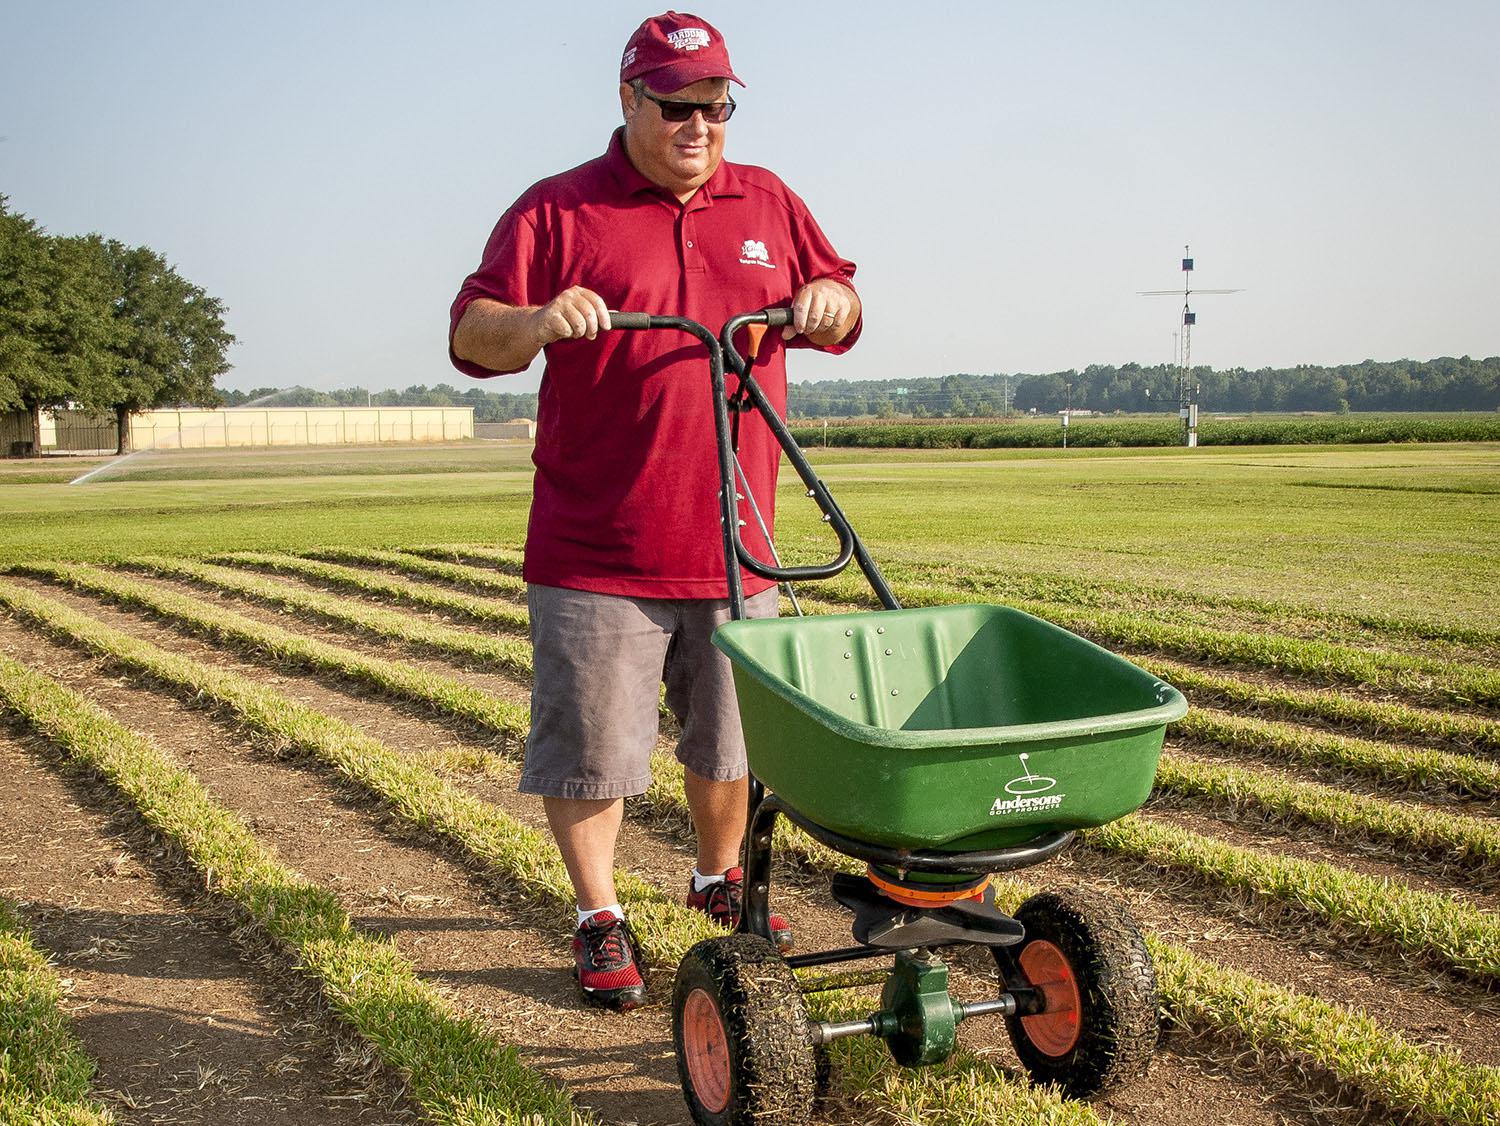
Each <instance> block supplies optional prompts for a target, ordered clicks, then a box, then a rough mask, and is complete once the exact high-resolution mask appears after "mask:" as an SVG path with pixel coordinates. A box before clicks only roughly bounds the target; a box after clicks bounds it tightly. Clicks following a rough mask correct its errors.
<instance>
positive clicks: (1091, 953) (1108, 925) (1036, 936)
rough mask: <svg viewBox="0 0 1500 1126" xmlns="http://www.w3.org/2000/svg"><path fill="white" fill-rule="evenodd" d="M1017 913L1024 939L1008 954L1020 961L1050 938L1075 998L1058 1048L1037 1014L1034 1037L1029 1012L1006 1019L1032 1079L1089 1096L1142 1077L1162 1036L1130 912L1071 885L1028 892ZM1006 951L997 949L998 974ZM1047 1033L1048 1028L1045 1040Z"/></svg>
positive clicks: (1151, 979) (1150, 973) (1151, 980)
mask: <svg viewBox="0 0 1500 1126" xmlns="http://www.w3.org/2000/svg"><path fill="white" fill-rule="evenodd" d="M1016 918H1017V919H1018V920H1020V922H1021V923H1022V924H1023V925H1024V926H1025V927H1026V938H1025V940H1024V941H1023V943H1022V944H1021V945H1020V946H1019V947H1013V948H1011V949H1010V951H1009V952H1008V953H1009V954H1010V955H1013V956H1015V957H1016V958H1017V959H1020V958H1024V957H1026V953H1025V951H1026V947H1027V946H1029V945H1030V944H1031V943H1033V942H1037V943H1051V944H1052V946H1053V947H1054V948H1055V949H1054V951H1046V953H1047V954H1048V955H1049V956H1055V955H1056V954H1060V955H1061V957H1062V960H1063V961H1064V962H1065V963H1066V967H1067V970H1068V972H1070V973H1071V975H1072V977H1073V982H1074V984H1075V985H1076V987H1077V991H1078V996H1079V1001H1080V1004H1079V1010H1078V1014H1079V1019H1078V1022H1077V1026H1076V1031H1075V1033H1074V1036H1075V1039H1074V1042H1073V1043H1072V1044H1071V1046H1068V1047H1066V1048H1065V1049H1062V1050H1061V1051H1060V1052H1059V1048H1060V1047H1061V1045H1060V1043H1059V1042H1058V1038H1057V1036H1056V1034H1055V1032H1053V1030H1052V1029H1049V1028H1045V1027H1043V1026H1042V1025H1041V1024H1040V1023H1039V1022H1037V1020H1036V1018H1033V1019H1032V1022H1030V1023H1031V1027H1032V1028H1033V1029H1035V1031H1036V1033H1037V1035H1035V1036H1034V1035H1032V1033H1031V1032H1029V1031H1028V1023H1029V1022H1028V1019H1027V1018H1024V1017H1007V1018H1006V1027H1007V1029H1008V1030H1009V1032H1010V1039H1011V1043H1012V1044H1013V1045H1014V1046H1015V1049H1016V1055H1018V1056H1019V1057H1020V1059H1021V1064H1022V1066H1024V1067H1025V1068H1026V1070H1027V1072H1028V1073H1029V1074H1030V1075H1031V1077H1032V1079H1033V1080H1035V1081H1036V1082H1038V1083H1055V1084H1057V1085H1058V1087H1060V1088H1061V1089H1062V1090H1063V1092H1064V1093H1065V1094H1067V1095H1070V1096H1072V1097H1074V1098H1088V1097H1091V1096H1094V1095H1099V1094H1104V1093H1106V1092H1109V1091H1112V1090H1115V1089H1117V1088H1120V1087H1123V1086H1125V1085H1127V1084H1129V1083H1131V1082H1133V1081H1134V1080H1136V1079H1138V1078H1139V1077H1140V1076H1142V1075H1144V1074H1145V1073H1146V1069H1147V1067H1148V1066H1150V1063H1151V1053H1152V1052H1153V1051H1155V1049H1156V1042H1157V1038H1158V1036H1159V1035H1160V1020H1159V1018H1158V1015H1157V1000H1156V971H1155V969H1154V968H1153V966H1152V964H1151V954H1150V952H1149V951H1148V950H1147V949H1146V941H1145V939H1144V938H1143V937H1142V936H1141V931H1140V928H1139V927H1138V926H1137V925H1136V922H1135V920H1134V919H1133V918H1132V917H1131V915H1130V912H1129V911H1128V910H1127V909H1126V908H1125V906H1124V905H1123V904H1121V903H1119V902H1117V901H1116V900H1114V899H1112V898H1110V897H1109V896H1105V895H1099V894H1097V893H1095V892H1088V891H1082V890H1070V891H1067V892H1062V893H1059V892H1042V893H1041V894H1039V895H1034V896H1032V897H1031V898H1030V899H1028V900H1027V901H1026V902H1025V903H1023V904H1021V908H1020V910H1019V911H1017V912H1016ZM1041 952H1042V951H1041V950H1040V949H1039V951H1038V953H1041ZM1005 957H1006V955H1005V954H1001V953H1000V952H999V951H997V952H996V958H997V961H1000V964H1001V967H1002V970H1001V976H1002V979H1003V977H1004V958H1005ZM1023 976H1024V974H1023ZM1044 1032H1047V1033H1051V1037H1050V1039H1051V1042H1050V1043H1048V1042H1047V1041H1048V1040H1049V1036H1047V1035H1042V1033H1044ZM1039 1041H1040V1042H1039ZM1049 1051H1050V1052H1053V1053H1057V1054H1049Z"/></svg>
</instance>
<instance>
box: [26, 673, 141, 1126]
mask: <svg viewBox="0 0 1500 1126" xmlns="http://www.w3.org/2000/svg"><path fill="white" fill-rule="evenodd" d="M0 660H3V658H0ZM4 668H5V666H4V664H0V675H3V670H4ZM62 999H63V985H62V981H61V980H60V979H59V978H58V976H57V974H56V973H54V972H53V970H52V967H51V966H50V965H49V964H48V962H47V958H46V955H44V954H43V953H42V952H41V951H40V950H38V949H37V947H36V946H35V945H34V944H33V943H32V941H31V936H30V935H29V934H27V932H26V926H25V924H24V923H23V922H22V921H21V916H20V915H19V914H18V913H17V912H16V909H15V906H14V904H12V903H10V902H9V901H8V900H6V899H3V898H0V1122H16V1123H21V1122H34V1123H38V1124H44V1126H64V1124H65V1123H66V1124H68V1126H108V1124H109V1123H112V1122H114V1120H115V1118H114V1115H112V1114H111V1113H110V1112H109V1110H108V1109H107V1108H105V1107H104V1106H103V1104H101V1103H99V1102H97V1101H95V1100H94V1099H93V1098H91V1097H90V1096H89V1083H90V1082H91V1081H92V1080H93V1078H94V1061H93V1060H91V1059H90V1058H89V1057H88V1056H87V1055H86V1054H85V1053H84V1051H83V1045H81V1044H80V1043H79V1042H78V1039H77V1037H75V1036H74V1035H73V1033H72V1031H71V1030H70V1029H69V1028H68V1019H67V1017H65V1016H64V1015H63V1011H62Z"/></svg>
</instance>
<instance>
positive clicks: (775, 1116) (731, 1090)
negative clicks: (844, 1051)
mask: <svg viewBox="0 0 1500 1126" xmlns="http://www.w3.org/2000/svg"><path fill="white" fill-rule="evenodd" d="M672 1040H673V1044H674V1046H675V1047H676V1049H677V1074H678V1076H679V1078H680V1079H681V1080H682V1092H683V1095H684V1096H685V1097H686V1099H687V1104H688V1111H689V1112H690V1113H691V1114H692V1116H693V1121H694V1122H697V1123H699V1124H700V1126H782V1124H785V1126H800V1124H801V1123H805V1122H807V1121H808V1120H809V1119H810V1118H811V1116H812V1105H813V1099H814V1096H815V1092H816V1089H817V1075H816V1066H815V1062H814V1057H813V1047H812V1044H811V1042H810V1041H809V1039H808V1025H807V1010H806V1009H805V1008H804V1007H803V1004H802V993H801V991H800V990H799V989H798V988H797V981H796V979H795V978H794V977H793V976H792V971H791V967H789V966H788V965H787V964H786V963H785V962H784V961H782V960H781V956H780V955H779V954H778V953H777V952H776V948H775V946H773V945H772V944H771V943H770V942H768V941H766V940H765V939H763V938H759V937H757V936H756V935H751V934H733V935H729V936H728V937H727V938H711V939H708V940H706V941H704V942H700V943H698V945H696V946H694V947H693V948H692V949H691V950H689V951H688V952H687V954H686V956H684V958H683V959H682V964H681V965H679V966H678V967H677V982H676V984H675V986H674V987H673V989H672Z"/></svg>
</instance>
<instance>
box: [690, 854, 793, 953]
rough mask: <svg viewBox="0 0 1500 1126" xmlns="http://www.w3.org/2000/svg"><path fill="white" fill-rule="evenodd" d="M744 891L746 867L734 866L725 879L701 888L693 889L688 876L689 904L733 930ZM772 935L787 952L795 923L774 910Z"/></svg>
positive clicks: (790, 946)
mask: <svg viewBox="0 0 1500 1126" xmlns="http://www.w3.org/2000/svg"><path fill="white" fill-rule="evenodd" d="M744 895H745V870H744V869H743V868H731V869H729V871H727V872H725V873H724V878H723V880H721V881H719V882H718V883H713V884H709V885H708V887H706V888H704V889H703V890H702V891H694V890H693V881H692V877H691V876H690V877H688V895H687V905H688V906H689V907H691V908H693V909H694V910H695V911H702V912H703V913H704V914H705V915H707V916H708V917H709V918H710V919H712V920H713V921H714V922H716V923H718V924H720V925H721V926H725V927H728V928H729V929H730V930H734V929H735V927H737V926H739V925H740V902H741V900H743V899H744ZM771 937H772V938H773V939H774V940H775V941H776V949H777V950H778V951H779V952H780V953H782V954H785V953H787V951H789V950H791V948H792V925H791V924H790V923H788V922H787V921H786V919H785V918H784V917H783V916H781V915H778V914H776V912H774V911H772V912H771Z"/></svg>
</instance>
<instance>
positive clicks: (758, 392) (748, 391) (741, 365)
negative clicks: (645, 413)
mask: <svg viewBox="0 0 1500 1126" xmlns="http://www.w3.org/2000/svg"><path fill="white" fill-rule="evenodd" d="M791 323H792V311H791V309H788V308H785V307H781V308H776V309H763V310H761V311H760V312H756V313H741V314H740V315H739V316H737V317H730V318H729V320H727V321H725V322H724V327H723V329H721V330H720V332H719V348H720V350H721V351H722V352H723V354H724V365H725V368H726V370H727V371H732V372H734V374H735V375H736V376H738V377H739V381H740V391H741V392H742V393H743V394H744V396H745V398H746V399H748V400H749V402H750V404H751V405H752V406H754V408H755V409H756V411H757V412H759V414H760V416H761V417H762V418H764V419H765V421H766V425H767V426H768V427H769V428H770V430H771V433H772V434H773V435H774V436H775V438H776V442H777V444H778V445H780V446H781V448H782V450H783V452H785V454H786V457H787V460H788V461H789V462H791V463H792V468H793V469H794V470H796V472H797V476H798V477H800V478H801V479H802V484H803V485H804V486H805V487H806V489H807V495H808V496H809V497H811V498H812V499H813V500H814V501H816V502H817V505H818V508H819V509H820V510H821V511H822V513H823V519H824V520H826V521H827V522H828V524H829V526H830V527H832V528H833V532H834V535H836V536H837V537H838V540H839V555H838V558H837V559H835V560H834V561H833V562H831V563H825V564H822V565H821V566H819V565H812V566H805V567H782V566H779V565H776V564H773V563H767V562H765V561H764V560H762V559H757V558H756V557H755V556H754V555H752V554H750V552H749V550H748V549H746V547H745V545H744V544H743V543H742V542H741V540H740V536H739V529H738V527H736V528H735V530H734V532H735V534H734V541H735V554H736V557H737V558H738V559H739V561H740V562H741V563H742V564H744V567H745V570H747V571H750V572H751V573H752V574H756V575H759V576H761V578H764V579H770V580H772V581H773V582H781V583H785V582H803V581H807V580H812V579H831V578H832V577H833V576H834V575H837V574H838V573H839V572H841V571H842V570H843V569H844V568H845V567H847V566H848V565H849V562H850V560H851V559H853V560H854V561H856V562H858V564H859V569H860V570H861V571H862V572H864V576H865V578H866V579H867V580H868V581H869V583H870V586H871V588H872V589H873V590H874V591H875V597H876V598H878V599H879V600H880V604H881V605H882V606H884V607H885V608H886V609H887V610H899V609H900V608H901V603H900V602H899V601H898V600H897V598H896V596H895V594H894V593H893V592H892V591H891V588H890V586H889V585H888V584H887V583H886V581H885V577H884V576H883V575H881V573H880V568H879V567H877V566H876V565H875V560H874V558H873V557H872V556H871V555H870V553H869V552H868V551H867V550H866V549H865V545H864V543H863V542H862V541H861V540H860V538H859V534H858V533H857V532H855V530H854V526H853V525H852V524H850V523H849V518H848V517H847V516H845V515H844V511H843V509H841V508H840V507H839V506H838V502H837V501H835V500H834V499H833V494H832V493H830V492H829V491H828V486H827V485H825V484H824V483H823V482H822V480H821V479H820V478H819V477H818V475H817V473H816V472H815V471H814V470H813V467H812V466H811V465H809V464H808V461H807V457H806V456H805V455H804V454H803V453H802V447H801V446H799V445H797V440H796V439H795V438H793V437H792V432H791V431H790V430H789V429H788V428H787V425H786V423H785V422H783V421H782V419H781V415H780V414H778V413H777V411H776V408H775V407H773V406H772V405H771V401H770V400H769V399H768V398H767V397H766V393H765V391H763V390H762V389H761V386H760V384H759V383H757V382H756V380H755V377H754V376H753V375H751V374H750V363H749V362H748V361H747V360H746V359H745V358H744V357H743V356H741V355H740V354H739V351H738V350H737V349H736V348H735V346H734V337H735V334H736V333H738V332H739V331H740V329H742V328H744V327H745V326H746V325H754V324H764V325H768V326H770V327H772V328H775V327H778V326H781V325H789V324H791ZM725 394H726V392H725V391H724V390H720V391H719V395H718V397H719V399H720V400H721V401H723V400H724V398H725ZM727 417H728V416H727V412H726V422H727Z"/></svg>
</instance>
